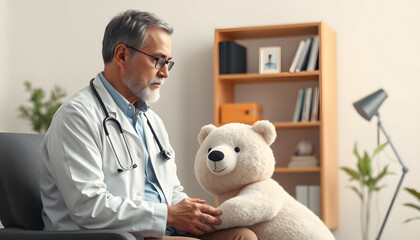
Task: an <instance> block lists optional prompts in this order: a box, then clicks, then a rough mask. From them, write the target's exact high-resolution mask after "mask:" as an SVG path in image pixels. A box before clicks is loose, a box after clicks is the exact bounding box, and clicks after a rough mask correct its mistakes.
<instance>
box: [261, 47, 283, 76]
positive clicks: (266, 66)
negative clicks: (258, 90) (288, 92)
mask: <svg viewBox="0 0 420 240" xmlns="http://www.w3.org/2000/svg"><path fill="white" fill-rule="evenodd" d="M259 69H260V73H279V72H281V48H280V47H261V48H260V68H259Z"/></svg>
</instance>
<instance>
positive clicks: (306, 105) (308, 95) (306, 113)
mask: <svg viewBox="0 0 420 240" xmlns="http://www.w3.org/2000/svg"><path fill="white" fill-rule="evenodd" d="M311 102H312V88H310V87H308V88H306V89H305V97H304V100H303V106H302V116H301V118H300V121H301V122H309V118H310V113H311Z"/></svg>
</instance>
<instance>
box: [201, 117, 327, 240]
mask: <svg viewBox="0 0 420 240" xmlns="http://www.w3.org/2000/svg"><path fill="white" fill-rule="evenodd" d="M275 138H276V130H275V127H274V126H273V124H271V123H270V122H268V121H258V122H256V123H255V124H254V125H253V126H249V125H245V124H240V123H231V124H226V125H224V126H222V127H220V128H217V127H215V126H213V125H211V124H210V125H206V126H204V127H202V128H201V131H200V133H199V135H198V142H199V143H200V148H199V149H198V151H197V154H196V158H195V166H194V171H195V175H196V178H197V179H198V181H199V183H200V184H201V186H202V187H203V188H204V189H205V190H207V191H208V192H210V193H212V194H214V195H216V197H217V199H218V201H219V203H220V206H219V207H218V208H219V209H220V210H221V211H222V212H223V214H222V215H221V216H220V219H221V220H222V224H221V225H219V226H215V228H216V229H226V228H231V227H240V226H247V227H249V228H250V229H252V230H253V231H254V232H255V233H256V234H257V236H258V239H264V240H298V239H299V240H333V239H334V237H333V235H332V234H331V232H330V231H329V230H328V228H327V227H326V226H325V225H324V223H323V222H322V221H321V220H320V219H319V218H318V217H317V216H316V215H315V214H314V213H312V212H311V211H310V210H309V209H307V208H306V207H305V206H304V205H302V204H300V203H299V202H298V201H296V200H295V199H294V198H293V197H291V196H290V195H289V194H288V193H287V192H286V191H285V190H284V189H283V188H282V187H281V186H280V185H279V184H278V183H277V182H276V181H274V180H272V179H271V176H272V174H273V172H274V165H275V159H274V155H273V152H272V150H271V148H270V145H271V144H272V143H273V142H274V140H275Z"/></svg>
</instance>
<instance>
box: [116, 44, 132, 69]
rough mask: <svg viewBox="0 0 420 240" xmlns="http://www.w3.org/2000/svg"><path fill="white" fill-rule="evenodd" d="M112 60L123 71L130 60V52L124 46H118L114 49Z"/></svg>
mask: <svg viewBox="0 0 420 240" xmlns="http://www.w3.org/2000/svg"><path fill="white" fill-rule="evenodd" d="M114 59H115V61H116V62H117V64H118V66H120V68H122V69H125V68H126V66H127V64H128V63H129V59H130V51H129V49H128V48H127V47H126V46H125V45H124V44H118V45H117V46H116V47H115V49H114Z"/></svg>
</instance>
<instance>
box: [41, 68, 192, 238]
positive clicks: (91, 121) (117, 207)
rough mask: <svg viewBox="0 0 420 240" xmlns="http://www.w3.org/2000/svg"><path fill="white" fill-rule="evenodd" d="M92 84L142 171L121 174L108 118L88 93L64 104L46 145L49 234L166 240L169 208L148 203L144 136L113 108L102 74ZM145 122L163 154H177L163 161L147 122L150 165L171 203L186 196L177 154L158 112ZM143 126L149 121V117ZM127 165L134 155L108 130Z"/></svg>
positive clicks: (43, 176) (43, 183)
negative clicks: (89, 232)
mask: <svg viewBox="0 0 420 240" xmlns="http://www.w3.org/2000/svg"><path fill="white" fill-rule="evenodd" d="M94 86H95V88H96V89H97V91H98V93H99V95H100V96H101V98H102V100H103V102H104V104H105V106H106V108H107V109H108V111H109V114H110V116H113V117H115V118H116V119H117V120H118V121H119V122H120V123H121V126H122V128H123V131H124V133H125V136H126V139H127V142H128V147H129V149H130V153H131V156H132V158H133V160H134V163H136V164H137V166H138V167H137V168H135V169H133V170H128V171H124V172H122V173H118V172H117V169H118V168H120V166H119V165H118V162H117V160H116V158H115V154H114V151H113V150H112V147H111V145H110V143H109V140H108V139H107V137H106V135H105V132H104V129H103V124H102V121H103V119H104V118H105V115H104V112H103V110H102V109H101V107H100V105H99V102H98V101H97V99H96V98H95V96H94V94H93V92H92V90H91V89H90V87H86V88H85V89H83V90H81V91H80V92H78V93H77V94H75V95H74V96H73V97H72V98H70V99H69V100H68V101H66V102H65V103H64V104H63V105H62V107H61V108H60V109H59V110H58V111H57V113H56V114H55V117H54V119H53V121H52V124H51V126H50V129H49V130H48V132H47V133H46V136H45V139H44V142H43V144H42V146H41V155H42V158H43V163H44V164H43V166H42V167H41V185H40V188H41V199H42V202H43V207H44V208H43V220H44V223H45V229H46V230H75V229H118V230H126V231H129V232H133V233H134V234H135V235H136V236H147V237H157V238H161V237H162V236H163V235H164V232H165V228H166V219H167V206H166V205H165V204H160V203H151V202H146V201H143V195H144V182H145V170H144V161H145V159H144V153H143V147H142V143H141V140H140V138H139V137H138V135H137V133H136V132H135V130H134V128H133V127H132V125H131V124H130V123H129V122H128V120H127V119H126V117H125V116H124V114H123V113H122V112H121V110H120V109H119V108H118V106H117V105H116V104H115V102H114V100H113V99H112V97H111V96H110V95H109V93H108V92H107V90H106V89H105V87H104V86H103V84H102V82H101V80H100V79H99V77H98V76H97V77H96V78H95V80H94ZM146 114H147V116H148V118H149V120H150V122H151V124H152V126H154V129H155V131H156V134H157V135H158V137H159V140H160V141H161V144H162V145H163V148H165V149H166V150H168V151H169V152H170V153H171V154H172V158H171V159H170V160H168V161H166V160H163V159H162V158H161V157H160V156H159V148H158V146H157V144H156V142H155V141H154V138H153V135H152V133H151V131H150V129H149V128H148V127H147V125H146V124H145V127H144V129H145V136H146V142H147V146H148V149H149V154H150V158H151V162H152V164H153V167H154V170H155V172H156V176H157V179H158V181H159V183H160V185H161V187H162V190H163V192H164V194H165V198H166V201H167V203H168V204H169V205H172V204H176V203H178V202H180V201H181V200H182V199H184V198H187V195H186V194H185V193H183V188H182V186H181V185H180V182H179V180H178V177H177V175H176V165H175V161H174V160H175V153H174V151H173V149H172V147H171V146H170V144H169V139H168V136H167V133H166V130H165V127H164V125H163V123H162V120H161V119H160V118H159V117H158V116H157V115H156V114H155V113H154V112H153V111H152V110H150V109H149V110H148V111H147V113H146ZM143 120H144V121H143V122H144V123H146V120H145V119H144V116H143ZM107 126H108V129H109V131H110V136H111V140H112V143H113V145H114V147H115V148H116V152H117V154H118V157H119V158H120V160H121V163H122V165H124V166H130V157H129V155H128V152H127V150H126V147H125V144H124V141H123V139H122V138H121V135H120V133H119V132H118V128H117V127H116V126H113V124H112V123H108V124H107Z"/></svg>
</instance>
